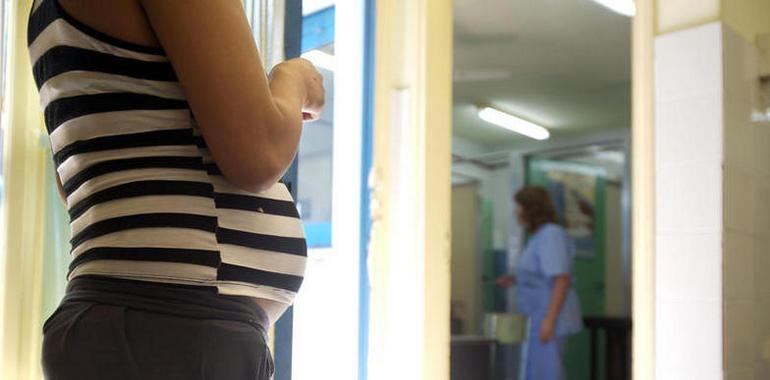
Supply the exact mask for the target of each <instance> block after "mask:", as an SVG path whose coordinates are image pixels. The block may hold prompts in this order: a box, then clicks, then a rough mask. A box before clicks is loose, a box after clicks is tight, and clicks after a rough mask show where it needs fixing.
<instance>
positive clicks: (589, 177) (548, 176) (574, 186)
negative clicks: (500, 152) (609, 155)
mask: <svg viewBox="0 0 770 380" xmlns="http://www.w3.org/2000/svg"><path fill="white" fill-rule="evenodd" d="M605 178H606V172H605V170H604V169H603V168H600V167H596V166H591V165H587V164H583V163H579V164H578V163H574V162H569V161H555V160H547V159H540V158H530V159H529V160H528V164H527V183H528V184H530V185H538V186H543V187H545V188H546V189H547V190H548V192H549V193H550V194H551V198H552V199H553V202H554V206H555V207H556V213H557V214H558V217H559V221H560V223H561V224H562V225H563V226H564V228H565V229H566V230H567V232H568V233H569V234H570V236H571V237H572V238H573V240H574V241H575V246H576V247H577V252H576V257H577V258H579V259H594V258H596V255H597V252H598V251H599V250H601V249H602V248H603V247H600V246H599V245H601V242H603V241H604V239H603V237H602V236H601V235H603V231H602V230H603V228H601V227H602V226H603V225H604V223H603V218H604V184H605Z"/></svg>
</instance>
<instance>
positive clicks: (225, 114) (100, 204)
mask: <svg viewBox="0 0 770 380" xmlns="http://www.w3.org/2000/svg"><path fill="white" fill-rule="evenodd" d="M28 38H29V51H30V58H31V62H32V65H33V68H32V69H33V72H34V77H35V80H36V82H37V85H38V88H39V90H40V102H41V105H42V108H43V111H44V113H45V122H46V127H47V129H48V133H49V136H50V143H51V147H52V151H53V157H54V161H55V164H56V165H55V167H56V171H57V174H58V179H59V182H60V186H61V192H62V195H63V197H64V200H65V203H66V205H67V208H68V210H69V214H70V218H71V228H72V240H71V243H72V257H73V260H72V264H71V266H70V272H69V279H70V282H69V284H68V287H67V292H66V296H65V297H64V299H63V301H62V303H61V305H60V306H59V307H58V309H57V310H56V312H55V313H54V314H53V315H52V316H51V317H50V318H49V319H48V320H47V321H46V323H45V325H44V328H43V330H44V343H43V367H44V372H45V375H46V377H47V378H48V379H52V380H69V379H78V380H89V379H143V380H152V379H164V380H174V379H186V380H189V379H269V378H270V377H271V375H272V372H273V368H272V367H273V364H272V358H271V356H270V351H269V349H268V345H267V342H266V331H267V329H268V328H269V326H270V324H271V323H273V322H275V320H276V319H278V317H280V315H281V314H282V313H283V312H284V311H285V310H286V309H287V308H288V307H289V306H290V305H291V303H292V301H293V299H294V296H295V295H296V293H297V291H298V290H299V288H300V284H301V283H302V278H303V272H304V268H305V259H306V245H305V240H304V236H303V232H302V231H303V230H302V225H301V222H300V219H299V216H298V213H297V210H296V208H295V205H294V201H293V200H292V198H291V195H290V193H289V189H287V187H286V186H285V185H284V184H282V183H280V182H278V180H279V179H280V178H281V177H282V175H283V173H284V172H285V170H286V169H287V167H288V166H289V165H290V163H291V161H292V159H293V158H294V156H295V153H296V150H297V145H298V142H299V138H300V132H301V129H302V122H303V119H304V120H306V121H308V120H313V119H316V118H318V117H319V113H320V111H321V109H322V107H323V104H324V90H323V87H322V84H321V83H322V81H321V79H322V78H321V76H320V74H319V73H318V72H317V71H316V70H315V68H314V67H313V66H312V65H311V64H310V63H309V62H307V61H304V60H300V59H297V60H289V61H286V62H283V63H281V64H279V65H277V66H276V67H275V68H274V69H273V70H272V72H271V73H270V76H269V77H268V76H267V75H265V72H264V69H263V67H262V65H261V63H260V62H261V61H260V58H259V53H258V52H257V47H256V46H255V43H254V40H253V38H252V34H251V29H250V27H249V25H248V22H247V19H246V17H245V14H244V10H243V6H242V3H241V0H216V1H211V0H110V1H104V0H36V1H34V4H33V6H32V10H31V15H30V19H29V35H28Z"/></svg>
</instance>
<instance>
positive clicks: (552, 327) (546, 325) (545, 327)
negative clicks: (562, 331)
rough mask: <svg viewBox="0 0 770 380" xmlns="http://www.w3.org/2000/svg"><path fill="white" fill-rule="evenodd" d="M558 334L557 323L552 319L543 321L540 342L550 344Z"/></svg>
mask: <svg viewBox="0 0 770 380" xmlns="http://www.w3.org/2000/svg"><path fill="white" fill-rule="evenodd" d="M555 332H556V321H555V320H554V319H552V318H545V319H543V323H541V324H540V342H541V343H548V342H550V341H551V339H553V335H554V334H555Z"/></svg>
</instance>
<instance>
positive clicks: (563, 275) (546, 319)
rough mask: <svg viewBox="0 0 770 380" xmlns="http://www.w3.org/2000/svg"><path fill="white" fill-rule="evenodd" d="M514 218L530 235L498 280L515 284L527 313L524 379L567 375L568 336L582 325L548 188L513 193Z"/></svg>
mask: <svg viewBox="0 0 770 380" xmlns="http://www.w3.org/2000/svg"><path fill="white" fill-rule="evenodd" d="M515 200H516V217H517V220H518V222H519V223H520V224H521V225H522V227H524V229H525V230H526V231H527V233H528V235H529V240H528V242H527V246H526V248H525V249H524V252H523V253H522V254H521V255H520V256H519V258H518V261H517V265H516V274H515V276H505V277H501V278H499V279H498V280H497V282H498V285H500V286H503V287H509V286H512V285H514V284H515V285H516V289H517V302H518V309H519V312H521V313H522V314H525V315H527V316H529V317H530V323H529V332H528V333H529V335H528V338H527V344H526V348H525V349H524V350H523V353H524V355H523V356H524V364H525V370H524V373H525V377H524V380H562V379H566V378H567V374H566V369H565V366H564V357H565V354H566V351H567V339H568V337H569V336H570V335H572V334H575V333H577V332H578V331H580V330H581V329H582V328H583V323H582V317H581V312H580V302H579V301H578V298H577V294H576V293H575V289H574V287H573V283H574V278H573V271H574V256H575V247H574V244H573V242H572V240H571V238H570V237H569V235H568V234H567V232H566V230H564V228H562V227H561V226H559V225H558V224H557V220H558V219H557V216H556V211H555V209H554V206H553V202H552V201H551V198H550V197H549V195H548V192H547V191H546V190H545V189H543V188H541V187H527V188H524V189H522V190H521V191H519V192H518V193H517V194H516V197H515Z"/></svg>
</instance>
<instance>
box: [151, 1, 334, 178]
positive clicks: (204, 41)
mask: <svg viewBox="0 0 770 380" xmlns="http://www.w3.org/2000/svg"><path fill="white" fill-rule="evenodd" d="M140 2H141V4H142V6H143V8H144V10H145V12H146V14H147V17H148V19H149V20H150V24H151V25H152V28H153V30H154V32H155V35H156V36H157V38H158V40H159V41H160V43H161V45H162V46H163V49H164V50H165V52H166V54H167V55H168V57H169V59H170V61H171V63H172V65H173V66H174V70H175V71H176V73H177V76H178V77H179V80H180V82H181V84H182V86H183V88H184V90H185V93H186V95H187V98H188V101H189V104H190V106H191V108H192V111H193V113H194V114H195V118H196V120H197V122H198V125H199V127H200V129H201V132H202V134H203V137H204V139H205V140H206V143H207V145H208V147H209V150H210V151H211V154H212V156H213V158H214V160H215V161H216V163H217V166H219V168H220V169H221V170H222V173H223V175H224V176H225V178H227V179H228V180H229V181H230V182H232V183H233V184H234V185H236V186H239V187H241V188H243V189H245V190H250V191H259V190H262V189H264V188H266V187H269V186H271V185H272V184H274V183H275V182H276V181H277V180H278V179H280V177H281V176H282V175H283V173H284V172H285V171H286V169H287V168H288V166H289V165H290V164H291V161H292V160H293V158H294V155H295V154H296V150H297V145H298V143H299V138H300V131H301V128H302V121H303V110H304V111H305V112H307V113H310V114H313V113H317V112H319V111H320V108H321V107H322V106H323V89H322V87H320V86H321V84H320V83H321V80H320V79H321V78H320V74H318V73H317V71H315V69H314V68H312V65H310V64H309V63H307V62H301V61H296V62H294V63H293V64H282V65H279V66H278V67H277V68H276V69H275V70H274V73H273V74H272V75H271V80H268V77H267V75H266V74H265V71H264V69H263V67H262V64H261V61H260V58H259V53H258V51H257V47H256V44H255V42H254V39H253V37H252V34H251V29H250V27H249V24H248V21H247V20H246V17H245V14H244V10H243V6H242V4H241V0H216V1H211V0H140ZM313 72H314V73H315V75H316V76H317V78H314V74H313ZM313 86H316V87H313ZM319 89H320V95H319ZM319 98H320V99H319Z"/></svg>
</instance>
